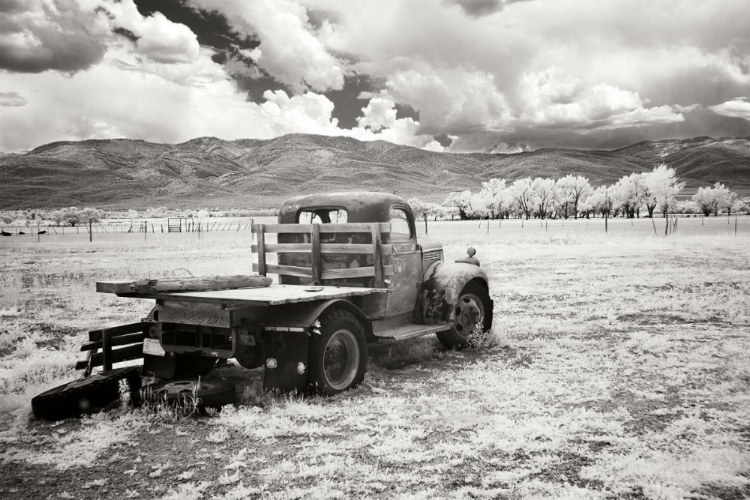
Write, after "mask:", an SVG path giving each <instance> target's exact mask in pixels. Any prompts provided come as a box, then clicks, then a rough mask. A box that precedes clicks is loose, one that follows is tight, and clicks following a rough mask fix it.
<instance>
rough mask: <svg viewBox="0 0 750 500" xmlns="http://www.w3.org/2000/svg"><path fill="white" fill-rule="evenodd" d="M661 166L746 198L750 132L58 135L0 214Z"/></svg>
mask: <svg viewBox="0 0 750 500" xmlns="http://www.w3.org/2000/svg"><path fill="white" fill-rule="evenodd" d="M659 163H666V164H668V165H669V166H670V167H673V168H674V169H675V170H676V172H677V175H678V176H679V177H680V179H681V180H684V181H686V183H687V189H686V191H685V192H686V193H688V194H690V193H692V192H694V191H695V190H696V189H697V188H698V187H701V186H706V185H710V184H713V183H714V182H723V183H724V184H725V185H727V187H729V188H730V189H732V190H734V191H736V192H737V193H738V194H740V196H748V195H750V138H721V139H714V138H710V137H696V138H692V139H684V140H663V141H644V142H639V143H637V144H633V145H631V146H628V147H625V148H621V149H617V150H611V151H605V150H575V149H562V148H548V149H538V150H535V151H528V152H522V153H516V154H489V153H438V152H432V151H426V150H423V149H417V148H413V147H408V146H400V145H396V144H391V143H388V142H384V141H375V142H362V141H358V140H356V139H351V138H347V137H328V136H318V135H303V134H291V135H285V136H282V137H278V138H276V139H268V140H258V139H239V140H234V141H225V140H221V139H217V138H213V137H201V138H198V139H193V140H190V141H187V142H183V143H180V144H158V143H151V142H146V141H141V140H130V139H107V140H86V141H66V142H53V143H50V144H46V145H44V146H40V147H38V148H36V149H33V150H31V151H28V152H25V153H16V154H4V155H0V186H2V196H0V209H20V208H56V207H64V206H68V207H69V206H77V207H83V206H94V207H99V208H110V209H124V208H139V209H140V208H146V207H157V206H166V207H169V208H198V207H210V208H213V207H218V208H231V207H252V208H266V207H275V206H278V205H279V204H280V202H281V201H283V200H284V199H286V198H288V197H290V196H293V195H297V194H304V193H312V192H320V191H349V190H366V191H388V192H395V193H396V194H398V195H400V196H402V197H404V198H410V197H414V196H417V197H420V198H422V199H425V200H431V201H440V200H442V199H443V198H444V197H445V195H446V194H447V193H449V192H450V191H457V190H463V189H476V188H477V187H479V186H480V185H481V183H482V181H486V180H487V179H490V178H492V177H500V178H505V179H508V180H509V181H512V180H515V179H519V178H523V177H552V178H559V177H562V176H565V175H567V174H575V175H584V176H586V177H588V178H589V179H590V180H591V183H592V184H593V185H595V186H597V185H601V184H611V183H613V182H616V181H617V179H619V178H620V177H622V176H624V175H629V174H631V173H632V172H645V171H648V170H651V169H652V168H653V167H654V166H655V165H657V164H659Z"/></svg>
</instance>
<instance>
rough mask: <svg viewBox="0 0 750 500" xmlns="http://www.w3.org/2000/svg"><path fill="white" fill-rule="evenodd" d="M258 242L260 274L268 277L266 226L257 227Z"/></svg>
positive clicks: (259, 225)
mask: <svg viewBox="0 0 750 500" xmlns="http://www.w3.org/2000/svg"><path fill="white" fill-rule="evenodd" d="M255 227H257V228H258V229H257V236H256V238H257V241H258V274H260V275H261V276H265V275H266V225H265V224H258V225H257V226H255Z"/></svg>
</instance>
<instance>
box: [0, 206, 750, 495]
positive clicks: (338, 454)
mask: <svg viewBox="0 0 750 500" xmlns="http://www.w3.org/2000/svg"><path fill="white" fill-rule="evenodd" d="M657 222H660V221H657ZM496 223H497V221H495V222H493V226H492V227H491V228H490V235H489V237H488V236H487V234H486V226H485V225H484V224H485V223H483V225H482V227H481V229H477V227H476V225H477V222H471V223H462V224H455V225H451V224H448V223H441V224H434V225H433V224H432V223H431V224H430V236H433V237H436V238H437V239H442V240H444V241H446V242H447V245H446V247H445V253H446V260H452V259H454V258H457V257H461V256H463V254H464V251H465V247H466V246H469V245H471V246H475V247H476V248H477V249H478V257H479V259H480V260H481V261H482V267H483V268H484V269H486V270H487V271H488V273H489V274H490V277H491V279H492V293H493V299H494V300H495V325H494V328H493V332H492V333H493V339H494V341H493V342H492V345H491V346H489V347H487V348H485V349H483V350H466V351H462V352H446V351H445V350H443V349H442V348H441V347H440V346H439V343H438V342H437V340H436V339H435V338H434V337H428V338H424V339H417V340H415V341H412V342H410V343H403V344H397V345H396V346H391V347H388V346H381V347H379V348H377V349H372V350H371V355H370V358H371V359H370V370H369V372H368V375H367V377H366V379H365V383H364V384H363V386H362V388H360V389H357V390H354V391H351V392H349V393H347V394H343V395H340V396H337V397H335V398H308V397H301V396H294V397H288V396H287V397H273V396H269V395H264V394H261V393H260V378H259V377H260V376H261V374H260V371H259V370H254V371H249V372H246V371H244V370H242V369H240V368H238V367H236V366H230V367H228V368H224V369H222V370H219V375H222V376H226V377H228V378H231V379H232V380H236V381H237V382H238V383H239V387H238V392H239V394H241V400H242V401H243V402H244V403H245V404H244V405H243V406H241V407H239V408H232V407H227V408H224V409H223V410H222V412H221V413H220V414H219V415H218V416H216V417H215V418H212V419H208V420H205V419H204V420H199V421H196V420H194V419H183V420H174V421H170V420H168V419H160V418H157V417H154V415H153V414H149V413H148V412H129V413H125V414H119V413H116V414H111V415H102V416H97V417H95V418H92V419H88V420H85V421H83V422H82V423H80V424H77V423H65V424H63V425H60V426H57V427H52V426H48V425H40V424H37V423H35V422H31V423H29V422H28V418H27V415H28V406H24V405H28V401H29V400H30V398H31V396H32V395H34V394H35V393H37V392H40V391H41V390H43V389H45V388H47V387H51V386H54V385H57V384H59V383H61V382H63V381H66V380H69V379H72V378H73V377H75V374H74V373H73V371H72V370H71V367H72V364H73V362H74V359H75V356H76V355H77V352H76V351H77V349H78V344H79V342H80V341H81V340H82V339H83V338H84V337H85V330H86V329H89V328H97V327H101V326H103V325H108V324H117V323H120V322H122V323H125V322H130V321H132V320H133V319H137V318H139V317H142V316H143V315H145V314H146V313H147V312H148V310H149V308H150V304H149V303H148V302H147V301H135V300H126V299H117V298H113V297H110V296H106V295H97V294H96V293H94V292H93V283H94V281H96V280H97V279H120V278H138V277H144V276H172V275H179V273H180V272H182V271H179V270H178V268H183V267H185V268H188V269H190V270H191V272H192V273H193V274H195V275H200V274H227V273H232V274H233V273H239V272H249V268H250V266H249V264H250V258H249V256H248V246H249V241H248V236H249V235H248V234H246V233H242V232H241V233H235V234H232V233H216V235H215V238H203V239H202V240H201V241H200V242H198V241H197V238H194V237H193V235H176V236H177V237H176V238H173V236H175V235H164V236H163V237H160V235H156V236H157V237H155V238H153V239H152V240H148V241H147V242H145V243H144V242H136V241H135V240H134V239H132V236H130V235H122V236H123V237H124V238H122V237H121V236H120V235H118V236H117V238H115V237H112V238H111V239H110V240H103V241H95V242H94V243H93V244H89V243H88V241H76V240H73V241H72V242H71V241H70V240H66V241H67V243H63V242H60V240H59V239H58V240H56V241H50V243H45V244H39V245H37V246H35V245H34V244H32V243H31V242H27V243H24V244H23V245H19V244H18V242H12V245H11V244H8V245H10V246H5V247H3V246H0V257H2V258H3V259H4V260H3V262H4V266H5V267H4V269H3V273H1V274H0V308H2V309H5V310H8V309H10V310H12V311H13V314H9V315H3V316H0V328H1V329H2V330H1V331H0V353H1V354H0V401H2V403H0V425H2V426H3V429H4V431H3V432H2V433H1V434H0V442H1V443H3V446H4V447H5V448H4V449H3V450H2V451H0V460H2V463H3V464H10V463H13V464H15V465H14V467H15V468H14V469H13V470H19V469H20V470H23V469H24V468H28V470H30V471H31V470H34V471H36V470H60V471H67V473H70V472H71V471H72V470H73V469H80V468H90V467H91V465H92V464H96V463H98V462H100V461H101V460H103V459H104V460H105V461H106V459H108V458H112V457H114V456H117V457H118V460H116V461H113V462H111V464H110V465H109V468H112V469H116V470H120V473H118V475H117V479H118V481H117V484H118V488H122V491H121V493H122V495H123V496H125V495H126V494H127V495H131V496H132V495H135V494H139V495H140V496H141V497H145V498H158V497H161V496H164V495H167V498H181V499H185V498H187V499H190V498H196V499H197V498H220V499H232V498H248V497H258V496H261V495H265V496H269V497H272V498H300V497H305V498H308V497H309V498H336V497H341V498H352V497H370V498H468V497H476V498H498V497H500V498H570V499H577V498H584V499H585V498H592V499H593V498H613V497H630V498H653V499H676V498H687V497H691V498H742V497H743V495H744V496H746V497H747V496H748V495H749V494H750V489H749V488H750V485H749V484H748V478H750V451H749V449H748V446H747V432H748V430H747V429H748V427H747V425H748V424H747V416H748V415H750V368H748V367H750V305H749V304H748V301H747V297H748V296H750V253H748V252H747V247H748V245H747V244H748V234H750V233H743V232H742V231H740V234H739V235H738V236H737V237H735V236H734V235H733V234H729V233H728V230H727V228H726V223H725V221H724V225H723V226H721V225H719V224H718V221H717V223H714V221H707V222H706V226H703V227H704V228H705V227H709V228H710V231H708V232H706V234H705V235H701V234H700V231H701V229H700V226H697V225H696V224H700V221H699V220H698V219H696V220H695V221H692V220H690V221H687V220H685V221H683V220H681V221H680V226H679V229H678V234H677V235H674V236H670V237H669V238H665V237H663V236H662V234H663V233H660V235H659V237H655V236H654V235H653V229H652V228H651V225H650V221H635V222H634V226H633V228H634V229H632V230H630V229H628V228H629V227H630V226H629V224H630V222H629V221H610V224H611V226H610V229H611V232H610V234H609V235H608V236H604V235H603V234H602V233H603V227H598V226H595V225H596V224H602V221H600V220H597V221H590V222H589V223H588V226H586V224H587V222H586V221H578V222H574V221H565V223H564V226H563V225H562V224H561V225H560V227H559V228H557V229H555V230H554V231H556V232H555V233H553V232H552V231H553V230H552V222H550V226H549V229H548V231H547V232H544V228H543V227H541V226H538V221H536V223H537V227H536V228H532V225H533V223H534V221H531V222H525V224H524V228H523V229H522V228H521V227H520V221H503V223H502V229H498V228H497V226H496V225H495V224H496ZM557 223H560V221H557ZM711 224H713V225H711ZM563 227H564V229H563ZM420 228H421V224H420ZM592 228H593V229H592ZM594 229H595V230H594ZM662 229H663V228H662ZM732 229H733V228H732ZM420 230H421V229H420ZM680 230H682V231H684V232H682V233H681V232H680ZM649 231H650V232H649ZM149 236H151V235H149ZM66 238H68V236H66ZM127 238H130V239H127ZM191 238H192V239H191ZM2 243H3V244H5V242H4V241H3V242H2ZM123 245H124V246H123ZM92 251H95V252H93V253H91V252H92ZM14 412H15V413H14ZM126 442H132V443H133V446H125V443H126ZM42 444H43V446H42ZM141 450H148V453H141ZM70 456H76V457H79V458H76V459H74V460H70V459H69V458H68V457H70ZM119 457H122V458H119ZM141 459H142V460H143V463H140V461H141ZM170 461H171V462H170ZM167 464H171V465H170V466H169V467H167ZM155 471H161V473H160V477H158V478H153V479H148V474H150V473H154V472H155ZM102 479H105V478H104V477H91V478H89V479H88V481H95V480H102ZM144 481H146V483H147V484H149V485H151V486H153V488H147V489H144V488H143V482H144ZM112 485H113V480H112V479H111V478H110V479H108V482H107V483H106V484H105V485H104V486H103V487H102V488H105V487H107V488H112V487H113V486H112ZM0 488H2V483H1V482H0ZM94 489H95V488H93V487H92V490H94ZM8 491H9V490H8ZM59 491H68V492H72V493H74V492H76V489H74V488H70V487H67V489H62V490H59Z"/></svg>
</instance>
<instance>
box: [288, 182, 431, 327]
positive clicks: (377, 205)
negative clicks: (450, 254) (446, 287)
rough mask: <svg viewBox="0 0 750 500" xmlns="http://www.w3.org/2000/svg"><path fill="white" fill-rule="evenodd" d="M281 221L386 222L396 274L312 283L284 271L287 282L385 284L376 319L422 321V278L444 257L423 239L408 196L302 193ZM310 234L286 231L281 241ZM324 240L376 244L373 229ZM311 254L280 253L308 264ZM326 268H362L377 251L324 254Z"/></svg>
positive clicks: (385, 240)
mask: <svg viewBox="0 0 750 500" xmlns="http://www.w3.org/2000/svg"><path fill="white" fill-rule="evenodd" d="M278 220H279V223H280V224H349V223H352V224H356V223H373V222H378V223H385V224H387V228H388V229H387V231H384V232H383V233H382V244H383V245H387V246H389V247H390V249H391V251H390V252H388V255H384V256H383V264H384V265H386V266H392V268H393V274H392V275H391V276H388V277H386V278H385V279H384V280H383V282H382V283H376V279H375V278H374V277H372V278H370V277H360V278H348V279H347V278H333V279H327V280H321V281H320V282H319V283H312V279H306V278H301V277H295V276H285V275H281V276H280V283H284V284H318V285H329V286H362V287H376V286H379V287H383V288H387V289H388V292H389V293H388V294H387V299H386V301H385V304H384V305H383V307H382V309H381V310H380V311H378V312H376V313H374V314H373V315H371V316H370V319H371V320H375V321H379V320H386V319H387V320H390V322H389V324H392V325H396V324H402V325H406V324H410V323H414V322H417V323H421V321H420V317H419V316H418V315H415V312H417V310H418V304H419V296H420V291H421V284H422V277H423V276H424V272H425V270H426V269H427V268H428V267H429V266H430V265H431V264H432V263H434V262H438V261H442V259H443V250H442V245H441V244H440V243H439V242H437V241H433V240H429V239H427V238H417V232H416V224H415V220H414V213H413V212H412V209H411V207H410V206H409V204H408V203H406V201H404V200H403V199H402V198H400V197H398V196H396V195H392V194H388V193H328V194H314V195H306V196H299V197H296V198H292V199H290V200H288V201H287V202H286V203H284V204H283V205H282V207H281V209H280V211H279V219H278ZM306 236H307V235H301V234H295V233H287V234H284V233H280V234H279V235H278V241H279V243H300V242H304V241H306V240H305V238H306ZM321 242H322V243H328V244H333V243H340V244H346V243H355V244H366V245H371V244H372V234H371V233H355V232H351V233H347V232H345V233H338V234H330V235H328V236H323V237H322V239H321ZM311 258H312V257H311V255H308V254H292V253H287V254H285V253H279V256H278V260H279V264H282V265H293V266H306V265H310V263H311ZM322 262H323V267H324V268H326V269H341V268H350V269H351V268H362V267H368V266H373V265H374V263H373V255H372V254H369V253H368V254H335V253H326V254H324V255H322Z"/></svg>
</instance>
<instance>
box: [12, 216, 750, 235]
mask: <svg viewBox="0 0 750 500" xmlns="http://www.w3.org/2000/svg"><path fill="white" fill-rule="evenodd" d="M275 221H276V218H275V217H263V218H259V219H250V220H236V221H227V220H223V221H210V220H209V221H201V220H191V219H184V220H182V221H180V223H179V224H175V223H171V222H170V221H168V220H157V221H148V220H139V221H135V220H133V221H130V220H128V221H104V222H91V223H90V224H85V225H77V226H63V225H54V224H43V223H41V222H38V223H36V224H29V225H26V224H24V225H10V226H4V227H0V230H1V231H2V236H4V237H8V238H35V239H37V240H38V241H42V239H43V238H50V237H64V236H66V235H88V239H89V240H90V241H94V240H95V239H96V237H97V235H105V234H123V235H125V234H130V235H142V236H143V237H144V238H147V237H148V235H157V234H159V235H161V234H164V235H167V234H168V233H197V235H198V237H203V236H208V235H210V234H212V233H225V232H230V231H233V232H241V231H250V229H251V227H252V225H253V223H254V222H257V223H269V222H270V223H272V222H275ZM415 222H416V229H417V234H418V235H420V236H422V235H427V236H430V235H431V234H430V233H432V232H433V231H434V230H438V232H439V233H442V232H443V231H444V230H448V229H450V230H451V232H453V231H459V232H472V233H473V232H474V231H476V230H478V229H481V230H483V231H486V232H487V233H490V232H492V233H495V232H498V231H502V228H503V227H506V228H507V229H506V230H510V229H513V230H522V229H524V228H526V230H527V231H528V230H540V231H543V232H545V233H547V232H552V231H556V232H557V231H559V230H560V229H567V228H570V229H571V230H574V229H575V228H577V229H578V230H586V232H590V231H601V232H603V233H604V234H609V233H612V231H613V230H614V231H615V232H616V233H619V232H623V231H628V232H631V231H632V232H635V233H642V234H644V233H652V234H653V235H657V236H666V235H672V234H680V233H683V234H684V233H686V232H687V233H691V234H696V233H716V232H717V231H721V233H722V234H735V235H737V234H744V233H748V232H749V231H750V216H747V215H733V216H731V217H726V216H719V217H696V216H693V217H686V216H673V217H669V218H667V219H664V218H661V217H657V218H653V219H651V218H636V219H627V218H622V217H617V218H601V217H599V218H591V219H585V218H580V219H577V220H576V219H572V218H571V219H523V218H521V219H518V218H515V219H494V220H489V219H481V220H463V221H459V220H456V221H450V220H438V221H434V220H425V219H423V218H420V219H419V220H417V221H415ZM472 228H474V229H472Z"/></svg>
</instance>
